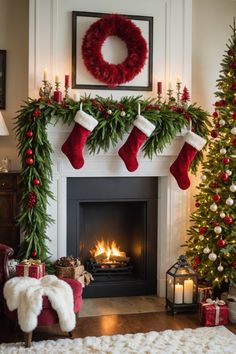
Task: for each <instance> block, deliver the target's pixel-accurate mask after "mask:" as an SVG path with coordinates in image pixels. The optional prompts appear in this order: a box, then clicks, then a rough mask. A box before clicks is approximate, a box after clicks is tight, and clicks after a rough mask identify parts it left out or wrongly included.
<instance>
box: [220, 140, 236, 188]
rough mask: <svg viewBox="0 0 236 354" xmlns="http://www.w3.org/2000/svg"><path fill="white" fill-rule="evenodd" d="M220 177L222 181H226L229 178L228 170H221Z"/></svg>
mask: <svg viewBox="0 0 236 354" xmlns="http://www.w3.org/2000/svg"><path fill="white" fill-rule="evenodd" d="M235 140H236V139H235ZM219 177H220V179H221V181H223V182H226V181H228V179H229V175H228V173H226V172H220V173H219Z"/></svg>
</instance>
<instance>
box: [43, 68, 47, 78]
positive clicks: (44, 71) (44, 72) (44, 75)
mask: <svg viewBox="0 0 236 354" xmlns="http://www.w3.org/2000/svg"><path fill="white" fill-rule="evenodd" d="M43 81H48V71H47V69H46V68H45V69H44V70H43Z"/></svg>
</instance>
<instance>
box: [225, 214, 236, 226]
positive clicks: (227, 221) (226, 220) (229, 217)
mask: <svg viewBox="0 0 236 354" xmlns="http://www.w3.org/2000/svg"><path fill="white" fill-rule="evenodd" d="M233 221H234V219H233V218H232V216H230V215H227V216H226V217H225V218H224V223H225V224H226V225H231V224H232V223H233Z"/></svg>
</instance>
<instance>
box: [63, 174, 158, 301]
mask: <svg viewBox="0 0 236 354" xmlns="http://www.w3.org/2000/svg"><path fill="white" fill-rule="evenodd" d="M157 181H158V180H157V178H156V177H71V178H68V179H67V254H68V255H73V256H74V257H79V258H80V259H81V262H82V263H83V264H84V265H85V266H86V265H87V264H89V260H90V258H91V255H90V252H89V251H90V250H91V249H92V248H94V246H95V244H96V242H97V241H101V240H102V239H103V240H104V241H105V242H107V241H109V242H110V243H111V242H112V241H113V240H115V242H116V243H117V244H118V245H119V247H120V250H121V251H125V252H126V255H127V256H128V257H130V264H129V271H128V272H122V271H121V272H119V271H118V272H116V271H115V272H113V271H111V273H109V271H108V272H106V271H105V272H104V273H103V272H101V273H96V272H95V273H94V274H93V277H94V281H93V282H92V283H90V285H89V286H87V287H85V289H84V297H90V298H91V297H109V296H128V295H148V294H156V286H157V279H156V278H157Z"/></svg>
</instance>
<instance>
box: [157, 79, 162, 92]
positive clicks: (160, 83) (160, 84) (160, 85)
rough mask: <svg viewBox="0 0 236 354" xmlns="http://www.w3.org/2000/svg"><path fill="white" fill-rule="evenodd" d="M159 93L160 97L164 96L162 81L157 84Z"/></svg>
mask: <svg viewBox="0 0 236 354" xmlns="http://www.w3.org/2000/svg"><path fill="white" fill-rule="evenodd" d="M157 93H158V94H159V95H161V94H162V82H161V81H158V83H157Z"/></svg>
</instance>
